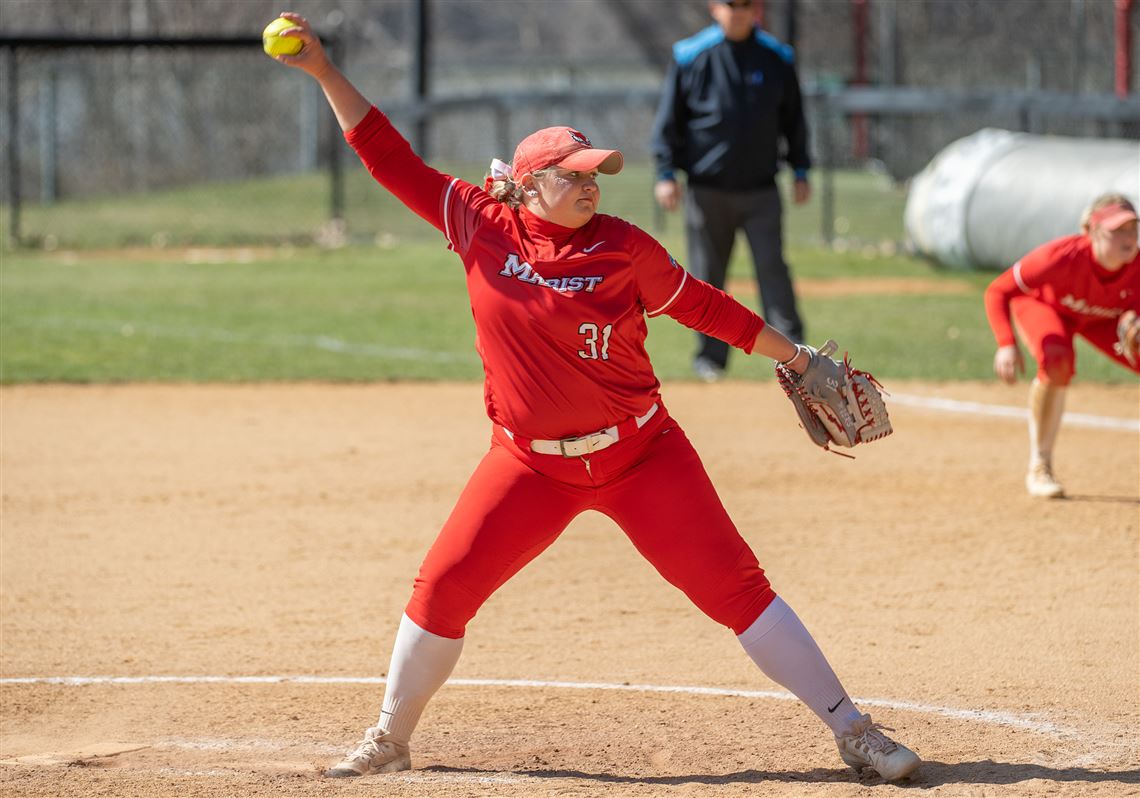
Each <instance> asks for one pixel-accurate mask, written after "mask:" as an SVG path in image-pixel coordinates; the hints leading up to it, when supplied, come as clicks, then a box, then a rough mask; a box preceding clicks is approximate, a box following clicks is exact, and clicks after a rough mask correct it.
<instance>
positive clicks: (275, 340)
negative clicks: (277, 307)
mask: <svg viewBox="0 0 1140 798" xmlns="http://www.w3.org/2000/svg"><path fill="white" fill-rule="evenodd" d="M33 323H34V325H35V326H39V327H56V328H68V327H70V328H74V329H86V330H100V331H105V332H114V333H117V334H119V335H120V336H122V337H124V338H130V337H132V336H134V335H147V336H151V337H155V338H180V339H183V340H195V341H216V342H218V343H248V344H255V345H262V346H272V347H288V348H297V349H319V350H322V351H325V352H337V353H341V354H346V355H360V356H365V357H376V358H387V359H392V360H424V361H432V362H436V363H476V362H477V357H476V355H475V354H474V353H473V352H464V353H455V352H439V351H432V350H428V349H417V348H415V347H399V346H395V347H394V346H387V345H383V344H374V343H359V342H354V341H344V340H342V339H340V338H336V337H333V336H331V335H262V336H259V335H250V334H248V333H235V332H230V331H228V330H221V329H213V330H211V329H202V328H199V327H169V326H163V325H157V324H148V323H141V322H131V321H122V320H115V319H80V318H74V317H58V316H45V317H40V318H37V319H35V320H34V322H33ZM889 397H890V402H891V403H892V404H899V405H903V406H907V407H918V408H923V409H926V410H939V411H942V412H946V413H963V414H968V415H978V416H995V417H998V418H1016V419H1021V420H1024V419H1026V418H1028V415H1029V413H1028V410H1026V409H1025V408H1019V407H1008V406H1006V405H990V404H985V403H983V402H970V401H961V400H957V399H942V398H939V397H931V396H915V395H912V394H897V393H891V394H889ZM1064 423H1065V424H1066V425H1069V426H1074V427H1093V428H1099V429H1115V430H1127V431H1129V432H1140V419H1138V420H1134V419H1127V418H1114V417H1110V416H1096V415H1091V414H1088V413H1066V414H1065V418H1064Z"/></svg>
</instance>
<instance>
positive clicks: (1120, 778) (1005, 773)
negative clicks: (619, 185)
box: [423, 759, 1140, 788]
mask: <svg viewBox="0 0 1140 798" xmlns="http://www.w3.org/2000/svg"><path fill="white" fill-rule="evenodd" d="M423 770H425V771H434V772H437V773H469V774H475V773H482V774H485V775H487V776H490V775H492V774H491V772H490V771H484V770H479V769H478V768H456V767H445V766H441V765H437V766H434V767H427V768H423ZM510 772H511V773H512V774H514V775H516V776H528V777H530V778H534V779H581V780H583V781H588V782H591V781H592V782H601V783H605V784H645V785H654V784H657V785H666V786H679V785H683V784H709V785H723V784H760V783H764V782H773V781H774V782H788V783H820V782H837V783H842V782H851V783H863V784H880V783H882V779H881V778H879V776H878V775H877V774H876V773H875V772H874V771H872V770H864V771H863V773H861V774H856V773H855V772H854V771H852V770H850V769H841V770H838V769H828V768H815V769H813V770H797V771H791V770H783V771H766V770H741V771H737V772H735V773H722V774H709V775H705V774H696V773H694V774H690V775H684V776H626V775H621V774H618V773H585V772H583V771H580V770H513V771H510ZM1038 779H1040V780H1041V781H1044V782H1049V781H1053V782H1057V783H1070V782H1087V783H1090V784H1091V783H1112V782H1115V783H1118V784H1140V770H1121V771H1105V770H1091V769H1089V768H1083V767H1061V768H1052V767H1047V766H1045V765H1032V764H1022V763H1012V762H994V761H993V760H989V759H985V760H981V761H978V762H933V761H926V762H923V763H922V767H921V768H920V769H919V771H918V773H917V774H916V775H915V776H914V777H913V778H911V779H909V780H906V781H901V782H898V783H897V785H896V786H899V787H915V788H929V787H936V786H939V785H943V784H1018V783H1020V782H1023V781H1034V780H1038Z"/></svg>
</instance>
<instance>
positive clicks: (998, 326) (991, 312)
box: [985, 266, 1022, 346]
mask: <svg viewBox="0 0 1140 798" xmlns="http://www.w3.org/2000/svg"><path fill="white" fill-rule="evenodd" d="M1013 268H1017V267H1016V266H1014V267H1013ZM1013 268H1011V269H1006V270H1005V271H1004V272H1002V273H1001V275H999V276H998V277H997V279H995V280H994V281H993V282H992V283H990V284H989V287H988V288H986V297H985V303H986V318H987V319H988V320H989V322H990V329H991V330H992V331H993V334H994V338H995V339H996V340H997V343H998V346H1010V345H1011V344H1013V343H1014V342H1015V340H1016V339H1015V338H1014V336H1013V322H1012V319H1011V317H1010V312H1009V303H1010V301H1012V300H1013V298H1014V297H1016V296H1019V295H1021V293H1022V292H1021V287H1020V286H1018V284H1017V280H1016V278H1015V277H1014V275H1013Z"/></svg>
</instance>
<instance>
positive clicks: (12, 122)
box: [8, 47, 20, 247]
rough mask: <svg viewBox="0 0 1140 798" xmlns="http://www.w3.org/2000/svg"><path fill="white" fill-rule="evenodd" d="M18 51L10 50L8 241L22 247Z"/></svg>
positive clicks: (13, 48)
mask: <svg viewBox="0 0 1140 798" xmlns="http://www.w3.org/2000/svg"><path fill="white" fill-rule="evenodd" d="M17 63H18V58H17V50H16V48H15V47H9V48H8V241H9V244H11V246H13V247H18V246H20V99H19V92H20V77H19V73H18V72H17Z"/></svg>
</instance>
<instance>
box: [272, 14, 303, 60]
mask: <svg viewBox="0 0 1140 798" xmlns="http://www.w3.org/2000/svg"><path fill="white" fill-rule="evenodd" d="M295 27H297V23H296V22H293V21H291V20H288V19H285V17H278V18H277V19H275V20H273V21H272V22H270V23H269V24H268V25H266V26H265V30H263V31H262V32H261V44H262V47H264V48H265V52H266V53H268V54H269V55H296V54H297V53H299V52H301V48H302V47H303V46H304V44H303V43H302V42H301V40H300V39H294V38H292V37H289V36H281V35H280V34H281V31H283V30H288V29H289V28H295Z"/></svg>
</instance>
